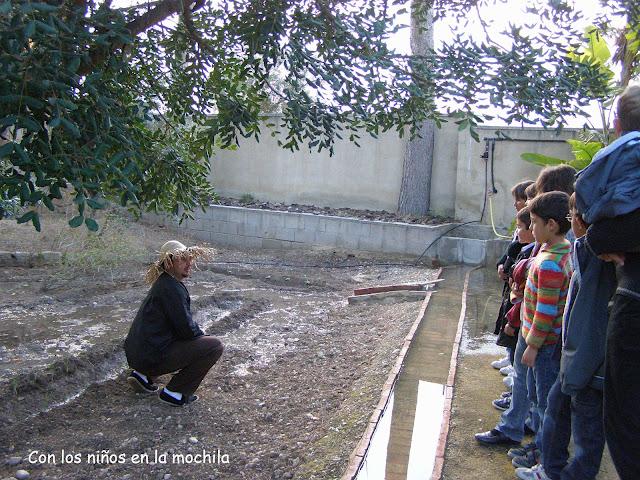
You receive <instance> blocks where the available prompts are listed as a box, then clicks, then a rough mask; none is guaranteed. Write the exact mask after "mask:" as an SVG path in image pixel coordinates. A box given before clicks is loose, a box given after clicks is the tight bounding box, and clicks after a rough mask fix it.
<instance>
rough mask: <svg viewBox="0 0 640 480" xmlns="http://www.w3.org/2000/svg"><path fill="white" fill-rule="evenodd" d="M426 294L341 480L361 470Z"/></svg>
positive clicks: (428, 296) (420, 316)
mask: <svg viewBox="0 0 640 480" xmlns="http://www.w3.org/2000/svg"><path fill="white" fill-rule="evenodd" d="M441 274H442V268H440V269H438V272H437V275H436V277H437V278H439V277H440V275H441ZM425 293H426V297H425V299H424V300H423V301H422V305H421V306H420V311H419V312H418V316H417V317H416V320H415V321H414V322H413V324H412V325H411V328H410V329H409V333H408V334H407V336H406V337H405V339H404V342H403V344H402V348H401V349H400V353H399V354H398V357H397V358H396V362H395V363H394V365H393V368H392V369H391V372H390V373H389V375H388V376H387V380H386V381H385V383H384V385H383V387H382V393H381V394H380V401H379V402H378V405H377V406H376V408H375V409H374V411H373V414H372V415H371V417H370V418H369V424H368V425H367V428H366V429H365V431H364V433H363V434H362V437H361V438H360V441H359V442H358V444H357V445H356V448H354V450H353V452H352V453H351V456H350V457H349V463H348V465H347V469H346V470H345V473H344V474H343V475H342V478H341V480H353V479H354V478H355V476H356V475H357V473H358V470H359V468H360V465H361V464H362V460H363V459H364V456H365V455H366V453H367V449H368V448H369V444H370V443H371V438H372V437H373V434H374V432H375V430H376V426H377V424H378V421H379V420H380V417H381V416H382V414H383V413H384V411H385V408H386V406H387V403H388V402H389V397H390V396H391V390H393V386H394V385H395V383H396V380H397V379H398V375H399V374H400V370H401V368H402V364H403V363H404V358H405V357H406V355H407V352H408V351H409V346H410V345H411V342H412V341H413V337H414V336H415V334H416V331H417V330H418V327H419V326H420V323H422V320H423V319H424V316H425V313H426V311H427V307H428V306H429V300H430V299H431V295H433V293H434V291H432V290H428V291H426V292H425Z"/></svg>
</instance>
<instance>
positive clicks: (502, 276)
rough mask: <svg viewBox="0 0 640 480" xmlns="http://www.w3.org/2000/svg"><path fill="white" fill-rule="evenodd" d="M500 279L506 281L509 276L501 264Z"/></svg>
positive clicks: (499, 267)
mask: <svg viewBox="0 0 640 480" xmlns="http://www.w3.org/2000/svg"><path fill="white" fill-rule="evenodd" d="M498 278H499V279H500V280H506V279H507V276H506V275H505V274H504V265H503V264H500V265H498Z"/></svg>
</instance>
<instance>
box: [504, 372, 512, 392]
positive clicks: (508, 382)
mask: <svg viewBox="0 0 640 480" xmlns="http://www.w3.org/2000/svg"><path fill="white" fill-rule="evenodd" d="M502 383H504V386H505V387H507V388H508V389H509V390H511V389H513V376H512V375H507V376H506V377H504V378H503V379H502Z"/></svg>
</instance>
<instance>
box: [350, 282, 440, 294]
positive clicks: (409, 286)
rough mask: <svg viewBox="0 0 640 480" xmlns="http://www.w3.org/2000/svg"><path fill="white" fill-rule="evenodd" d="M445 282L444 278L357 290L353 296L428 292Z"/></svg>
mask: <svg viewBox="0 0 640 480" xmlns="http://www.w3.org/2000/svg"><path fill="white" fill-rule="evenodd" d="M443 280H444V278H439V279H437V280H429V281H428V282H419V283H401V284H398V285H380V286H377V287H366V288H356V289H355V290H354V291H353V294H354V295H369V294H371V293H383V292H395V291H402V290H426V289H427V288H428V287H429V286H430V285H434V284H436V283H438V282H441V281H443Z"/></svg>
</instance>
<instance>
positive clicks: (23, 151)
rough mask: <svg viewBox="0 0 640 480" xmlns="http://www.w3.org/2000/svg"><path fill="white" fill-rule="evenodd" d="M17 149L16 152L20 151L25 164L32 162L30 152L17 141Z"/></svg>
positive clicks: (19, 154)
mask: <svg viewBox="0 0 640 480" xmlns="http://www.w3.org/2000/svg"><path fill="white" fill-rule="evenodd" d="M15 149H16V152H17V153H18V156H19V157H20V159H21V160H22V162H23V164H27V165H28V164H30V163H31V157H29V154H28V153H27V152H26V151H25V149H24V148H23V147H22V145H20V144H19V143H16V144H15Z"/></svg>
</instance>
